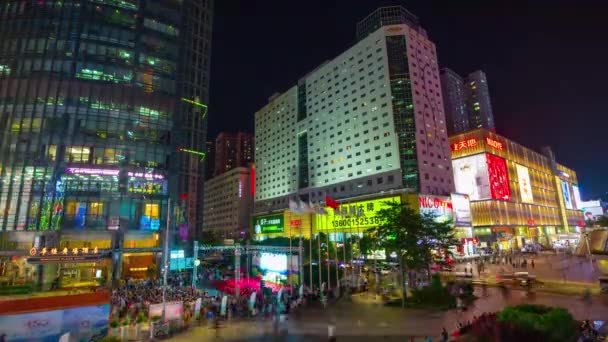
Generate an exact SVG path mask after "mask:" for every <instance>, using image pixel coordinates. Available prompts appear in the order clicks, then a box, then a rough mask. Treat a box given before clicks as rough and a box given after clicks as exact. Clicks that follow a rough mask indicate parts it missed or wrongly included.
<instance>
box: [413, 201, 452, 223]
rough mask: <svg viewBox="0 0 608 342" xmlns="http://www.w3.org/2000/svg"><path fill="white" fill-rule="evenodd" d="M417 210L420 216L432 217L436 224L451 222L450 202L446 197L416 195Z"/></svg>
mask: <svg viewBox="0 0 608 342" xmlns="http://www.w3.org/2000/svg"><path fill="white" fill-rule="evenodd" d="M418 208H419V209H420V214H422V215H425V214H427V215H432V216H433V217H434V218H435V220H436V221H437V222H446V221H451V220H452V216H453V213H452V202H451V201H450V198H449V197H447V196H434V195H422V194H420V195H418Z"/></svg>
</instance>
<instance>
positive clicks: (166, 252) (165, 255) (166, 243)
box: [162, 198, 171, 322]
mask: <svg viewBox="0 0 608 342" xmlns="http://www.w3.org/2000/svg"><path fill="white" fill-rule="evenodd" d="M170 227H171V198H169V199H168V200H167V226H166V227H165V241H164V248H163V317H162V318H163V319H162V321H163V322H164V321H165V309H166V307H167V301H166V292H167V274H168V273H169V229H170Z"/></svg>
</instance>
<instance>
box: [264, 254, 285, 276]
mask: <svg viewBox="0 0 608 342" xmlns="http://www.w3.org/2000/svg"><path fill="white" fill-rule="evenodd" d="M260 269H262V270H264V271H272V272H278V273H283V272H285V271H287V254H273V253H261V255H260Z"/></svg>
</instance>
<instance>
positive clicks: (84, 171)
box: [67, 167, 165, 179]
mask: <svg viewBox="0 0 608 342" xmlns="http://www.w3.org/2000/svg"><path fill="white" fill-rule="evenodd" d="M67 173H69V174H73V175H89V176H118V174H119V173H120V170H115V169H90V168H81V167H69V168H67ZM127 176H129V177H135V178H145V179H165V176H163V175H161V174H158V173H149V172H127Z"/></svg>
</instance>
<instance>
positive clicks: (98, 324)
mask: <svg viewBox="0 0 608 342" xmlns="http://www.w3.org/2000/svg"><path fill="white" fill-rule="evenodd" d="M109 317H110V305H109V304H104V305H95V306H83V307H79V308H72V309H65V310H52V311H41V312H32V313H25V314H19V315H0V336H2V335H5V339H6V341H10V342H22V341H23V342H25V341H38V342H56V341H59V339H60V337H61V336H62V335H63V334H65V333H67V332H69V333H70V335H71V336H70V338H72V339H71V341H79V342H80V341H93V340H97V339H100V338H101V337H103V336H106V335H107V333H108V323H109V322H108V319H109Z"/></svg>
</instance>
